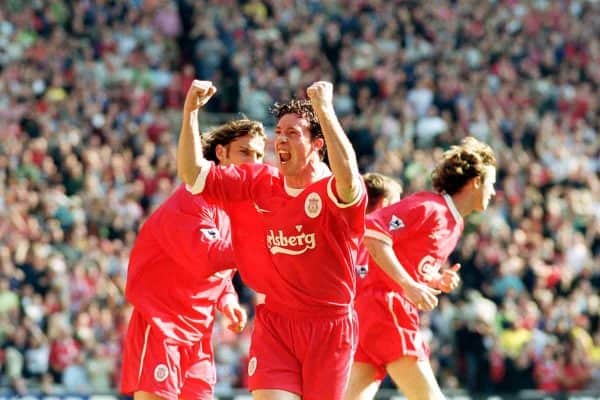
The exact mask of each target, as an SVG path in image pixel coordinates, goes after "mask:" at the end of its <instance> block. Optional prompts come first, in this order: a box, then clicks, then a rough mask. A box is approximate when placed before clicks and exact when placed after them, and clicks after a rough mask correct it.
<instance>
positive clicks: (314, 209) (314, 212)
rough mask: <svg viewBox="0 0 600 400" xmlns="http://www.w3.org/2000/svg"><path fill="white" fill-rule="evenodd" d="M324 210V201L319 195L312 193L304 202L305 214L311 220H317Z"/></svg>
mask: <svg viewBox="0 0 600 400" xmlns="http://www.w3.org/2000/svg"><path fill="white" fill-rule="evenodd" d="M322 208H323V201H322V200H321V197H320V196H319V194H318V193H315V192H312V193H311V194H309V195H308V196H306V200H305V201H304V212H306V215H308V216H309V217H310V218H317V217H318V216H319V214H321V209H322Z"/></svg>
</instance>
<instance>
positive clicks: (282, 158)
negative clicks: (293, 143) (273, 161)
mask: <svg viewBox="0 0 600 400" xmlns="http://www.w3.org/2000/svg"><path fill="white" fill-rule="evenodd" d="M277 154H278V155H279V162H280V163H282V164H285V163H287V162H288V161H290V158H291V155H290V153H289V152H288V151H279V152H278V153H277Z"/></svg>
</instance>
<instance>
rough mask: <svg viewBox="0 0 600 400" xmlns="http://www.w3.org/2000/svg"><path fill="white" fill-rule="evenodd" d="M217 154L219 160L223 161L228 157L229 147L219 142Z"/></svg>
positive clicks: (216, 149)
mask: <svg viewBox="0 0 600 400" xmlns="http://www.w3.org/2000/svg"><path fill="white" fill-rule="evenodd" d="M215 156H217V160H219V163H222V162H223V161H225V160H226V159H227V148H226V147H225V146H223V145H222V144H218V145H217V146H216V147H215Z"/></svg>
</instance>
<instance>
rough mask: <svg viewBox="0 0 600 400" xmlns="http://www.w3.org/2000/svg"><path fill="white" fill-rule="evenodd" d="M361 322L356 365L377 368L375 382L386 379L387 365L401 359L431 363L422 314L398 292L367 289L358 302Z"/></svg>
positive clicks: (356, 303)
mask: <svg viewBox="0 0 600 400" xmlns="http://www.w3.org/2000/svg"><path fill="white" fill-rule="evenodd" d="M355 307H356V312H357V314H358V322H359V326H360V329H359V339H358V348H357V350H356V355H355V356H354V361H358V362H364V363H367V364H371V365H373V366H375V368H376V369H377V376H376V379H378V380H381V379H383V378H384V377H385V375H386V369H385V367H386V365H388V364H391V363H392V362H393V361H396V360H398V359H399V358H401V357H405V356H408V357H415V358H417V359H419V360H428V359H429V347H428V346H427V344H426V343H425V342H424V341H423V335H422V334H421V332H420V330H419V312H418V310H417V308H416V307H415V306H414V305H413V304H412V303H411V302H409V301H408V300H407V299H406V298H405V297H404V296H402V295H400V294H399V293H397V292H393V291H388V290H383V289H377V288H368V289H366V290H364V291H363V292H362V293H361V294H360V295H359V296H358V297H357V298H356V301H355Z"/></svg>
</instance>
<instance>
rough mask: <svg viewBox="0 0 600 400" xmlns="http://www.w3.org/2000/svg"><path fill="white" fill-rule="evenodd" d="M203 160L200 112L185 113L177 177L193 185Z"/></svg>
mask: <svg viewBox="0 0 600 400" xmlns="http://www.w3.org/2000/svg"><path fill="white" fill-rule="evenodd" d="M202 159H203V154H202V139H201V137H200V129H199V127H198V111H197V110H195V111H191V112H188V111H184V113H183V118H182V121H181V130H180V132H179V143H178V146H177V176H179V179H181V180H182V181H183V182H185V183H186V184H188V185H193V184H194V181H195V180H196V177H197V176H198V174H199V173H200V165H201V162H202Z"/></svg>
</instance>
